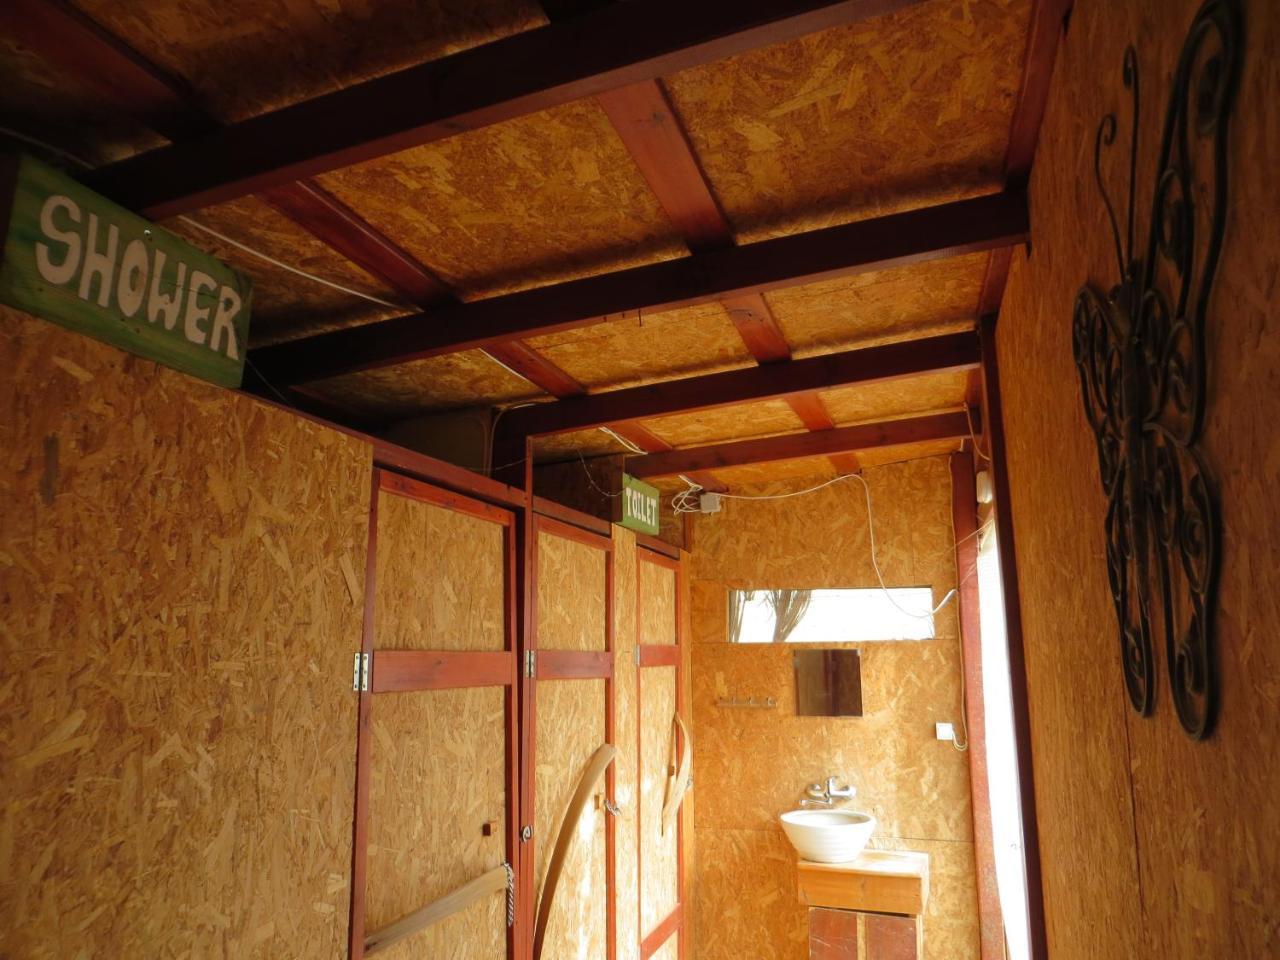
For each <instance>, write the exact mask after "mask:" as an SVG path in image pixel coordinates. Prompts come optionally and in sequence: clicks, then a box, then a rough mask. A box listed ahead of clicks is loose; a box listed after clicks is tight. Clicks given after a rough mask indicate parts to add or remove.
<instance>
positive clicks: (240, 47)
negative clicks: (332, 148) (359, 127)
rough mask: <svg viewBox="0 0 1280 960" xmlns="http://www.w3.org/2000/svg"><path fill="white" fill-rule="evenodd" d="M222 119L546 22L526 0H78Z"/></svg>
mask: <svg viewBox="0 0 1280 960" xmlns="http://www.w3.org/2000/svg"><path fill="white" fill-rule="evenodd" d="M76 6H78V7H80V8H81V9H83V10H84V11H85V12H86V13H88V14H89V15H90V16H92V17H93V18H94V19H95V20H97V21H98V22H99V23H101V24H102V25H103V26H105V27H106V28H107V29H108V30H110V31H111V32H112V33H114V34H115V35H116V36H118V37H124V38H127V39H128V41H129V43H130V44H132V45H133V46H134V47H135V48H136V49H137V50H138V51H139V52H140V53H142V54H143V55H144V56H146V57H147V58H148V59H150V60H152V61H154V62H156V63H158V64H160V65H161V66H162V67H164V68H165V69H167V70H168V71H169V72H171V73H174V74H177V75H178V76H181V77H184V78H186V79H187V80H188V81H190V83H191V84H192V86H194V87H195V89H196V92H197V95H198V97H199V98H200V100H201V102H202V103H203V104H204V105H205V106H207V107H208V108H209V109H211V110H212V111H213V112H214V113H215V114H217V115H218V116H219V117H220V118H221V119H222V120H224V121H228V122H229V121H232V120H242V119H244V118H245V117H250V116H253V115H255V114H258V113H264V112H266V111H267V110H274V109H278V108H280V107H283V106H287V105H288V104H290V103H293V102H295V101H297V100H302V99H305V98H307V97H313V96H317V95H319V94H321V93H326V92H328V91H330V90H335V89H338V88H339V87H345V86H348V85H350V84H353V83H356V82H358V81H360V80H364V79H368V78H369V77H373V76H377V75H379V74H382V73H389V72H391V71H392V70H396V69H400V68H402V67H406V66H409V65H411V64H414V63H418V62H420V61H423V60H431V59H435V58H437V57H441V56H445V55H447V54H449V53H454V52H456V51H458V50H463V49H466V48H467V47H472V46H476V45H477V44H481V43H488V42H490V41H492V40H496V39H498V38H500V37H503V36H506V35H508V34H511V33H516V32H519V31H521V30H527V29H530V28H532V27H536V26H540V25H541V24H542V23H545V19H544V18H543V16H542V13H541V10H540V8H539V7H538V6H537V5H536V4H535V3H532V2H528V0H391V2H387V0H379V2H377V3H339V4H333V3H327V2H324V0H296V2H293V0H291V2H289V3H281V4H263V3H260V2H258V0H150V2H148V3H144V4H137V3H118V2H115V0H77V3H76Z"/></svg>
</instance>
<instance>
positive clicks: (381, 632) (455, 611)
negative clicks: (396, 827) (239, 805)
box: [374, 493, 507, 809]
mask: <svg viewBox="0 0 1280 960" xmlns="http://www.w3.org/2000/svg"><path fill="white" fill-rule="evenodd" d="M505 530H506V528H504V527H503V526H502V525H500V524H497V523H494V522H492V521H490V520H483V519H481V518H479V517H473V516H470V515H468V514H465V513H461V512H459V511H457V510H450V509H447V508H445V507H439V506H435V505H434V504H429V503H422V502H420V501H417V500H413V499H410V498H409V497H403V496H397V495H395V494H385V493H384V494H383V495H382V496H381V497H379V500H378V559H377V580H376V582H377V585H378V596H377V608H376V610H375V612H374V622H375V623H376V625H377V648H378V649H380V650H502V649H503V648H504V647H505V645H506V614H507V611H506V579H507V570H506V567H507V558H506V549H505V545H504V540H505V537H504V534H505ZM380 702H381V701H380ZM374 809H376V807H375V808H374Z"/></svg>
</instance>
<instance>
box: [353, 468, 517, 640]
mask: <svg viewBox="0 0 1280 960" xmlns="http://www.w3.org/2000/svg"><path fill="white" fill-rule="evenodd" d="M504 533H505V528H504V527H503V526H502V525H501V524H498V523H494V522H493V521H491V520H484V519H481V518H480V517H474V516H471V515H470V514H466V513H462V512H461V511H458V510H450V509H448V508H447V507H440V506H436V505H435V504H429V503H422V502H421V501H418V500H414V499H411V498H410V497H404V496H398V495H395V494H387V493H384V494H382V495H381V496H379V498H378V556H377V573H376V580H375V583H376V584H377V594H376V597H375V610H374V630H375V637H376V646H377V648H378V649H380V650H502V649H503V648H504V647H505V645H506V615H507V610H506V579H507V578H506V565H507V557H506V550H505V547H504Z"/></svg>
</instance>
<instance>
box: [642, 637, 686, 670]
mask: <svg viewBox="0 0 1280 960" xmlns="http://www.w3.org/2000/svg"><path fill="white" fill-rule="evenodd" d="M638 649H639V650H640V666H642V667H678V666H680V646H679V645H678V644H667V643H661V644H655V643H645V644H641V645H640V647H639V648H638Z"/></svg>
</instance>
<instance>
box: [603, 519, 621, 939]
mask: <svg viewBox="0 0 1280 960" xmlns="http://www.w3.org/2000/svg"><path fill="white" fill-rule="evenodd" d="M613 564H614V556H613V542H612V541H610V543H609V551H608V552H607V553H606V554H605V556H604V580H605V585H604V649H605V653H606V655H607V656H608V658H609V675H608V677H607V678H606V679H605V682H604V709H605V715H604V739H605V743H616V742H617V736H618V729H617V723H618V719H617V695H618V690H617V681H616V680H615V678H614V664H615V661H616V657H617V655H616V649H617V637H616V635H615V632H614V631H615V624H614V622H613V588H614V581H613V576H614V567H613ZM604 790H605V797H606V798H607V799H608V800H609V802H610V803H612V804H615V805H616V804H617V802H618V765H617V764H616V763H611V764H609V766H608V768H607V769H606V770H605V778H604ZM604 850H605V859H604V864H605V866H604V871H605V877H604V889H605V930H606V934H605V936H606V941H605V942H606V945H607V947H606V949H607V956H606V960H617V956H618V863H617V860H618V824H617V822H616V818H615V817H613V816H612V815H611V814H609V813H608V812H606V814H605V818H604Z"/></svg>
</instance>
